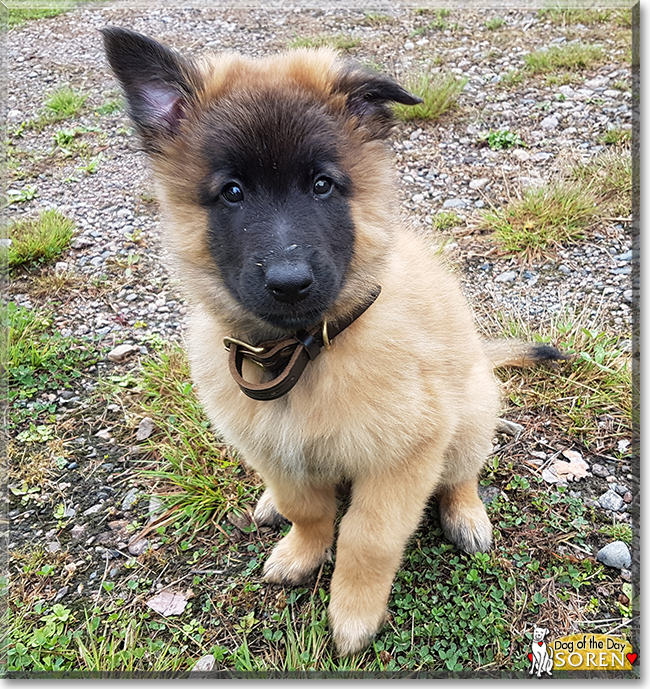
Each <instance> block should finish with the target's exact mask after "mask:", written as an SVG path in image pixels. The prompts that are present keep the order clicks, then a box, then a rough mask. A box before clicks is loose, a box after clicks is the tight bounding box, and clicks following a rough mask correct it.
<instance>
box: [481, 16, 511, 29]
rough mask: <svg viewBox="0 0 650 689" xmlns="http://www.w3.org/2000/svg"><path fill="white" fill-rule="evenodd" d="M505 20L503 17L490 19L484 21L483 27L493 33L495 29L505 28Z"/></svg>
mask: <svg viewBox="0 0 650 689" xmlns="http://www.w3.org/2000/svg"><path fill="white" fill-rule="evenodd" d="M505 23H506V20H505V19H504V18H503V17H499V16H496V17H492V18H491V19H486V20H485V21H484V22H483V26H484V27H485V28H486V29H487V30H488V31H495V30H496V29H500V28H501V27H502V26H505Z"/></svg>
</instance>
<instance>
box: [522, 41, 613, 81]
mask: <svg viewBox="0 0 650 689" xmlns="http://www.w3.org/2000/svg"><path fill="white" fill-rule="evenodd" d="M602 60H603V49H602V48H601V47H600V46H597V45H589V44H585V43H567V44H566V45H561V46H557V45H553V46H551V47H550V48H548V49H546V50H537V51H535V52H533V53H528V54H527V55H524V62H525V63H526V67H527V68H528V69H529V70H530V71H531V72H533V74H543V73H546V72H552V71H554V70H558V69H566V70H570V71H575V70H581V69H588V68H589V67H594V66H596V65H599V64H601V63H602Z"/></svg>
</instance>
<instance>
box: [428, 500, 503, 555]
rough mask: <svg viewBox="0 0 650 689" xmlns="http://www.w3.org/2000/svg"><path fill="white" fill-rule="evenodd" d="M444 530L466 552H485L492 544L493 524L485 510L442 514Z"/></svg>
mask: <svg viewBox="0 0 650 689" xmlns="http://www.w3.org/2000/svg"><path fill="white" fill-rule="evenodd" d="M440 516H441V519H440V521H441V523H442V530H443V531H444V533H445V536H446V537H447V538H448V539H449V540H450V541H451V542H452V543H455V544H456V545H457V546H458V547H459V548H460V549H461V550H464V551H465V552H466V553H485V552H487V551H488V550H489V549H490V546H491V545H492V524H490V519H489V517H488V516H487V514H486V513H485V510H482V511H481V510H476V511H474V513H473V514H463V513H456V514H449V513H442V514H441V515H440Z"/></svg>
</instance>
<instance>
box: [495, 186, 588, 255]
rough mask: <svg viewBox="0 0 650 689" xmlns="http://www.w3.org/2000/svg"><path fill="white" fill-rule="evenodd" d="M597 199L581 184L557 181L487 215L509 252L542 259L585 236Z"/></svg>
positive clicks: (535, 188)
mask: <svg viewBox="0 0 650 689" xmlns="http://www.w3.org/2000/svg"><path fill="white" fill-rule="evenodd" d="M596 212H597V208H596V198H595V197H594V195H593V194H591V193H590V192H589V191H588V190H585V189H584V188H583V187H582V186H581V185H578V184H568V183H560V182H558V183H555V184H551V185H548V186H542V187H532V188H528V189H526V190H525V191H524V192H523V194H522V196H521V198H518V199H513V200H511V201H510V203H508V205H507V206H505V207H504V208H500V209H495V210H491V211H488V212H486V213H484V214H483V222H484V225H485V227H487V228H489V229H492V230H494V238H495V239H496V241H498V242H499V244H501V246H502V247H503V248H504V249H505V250H506V251H511V252H514V253H520V254H523V255H525V256H526V257H527V258H528V259H538V258H540V257H542V256H543V255H545V254H546V253H547V252H549V251H551V250H554V249H556V248H557V247H559V246H561V245H563V244H567V243H571V242H575V241H577V240H579V239H582V238H583V237H584V236H585V232H586V230H587V228H588V227H589V226H590V225H591V224H592V222H593V221H594V218H595V216H596Z"/></svg>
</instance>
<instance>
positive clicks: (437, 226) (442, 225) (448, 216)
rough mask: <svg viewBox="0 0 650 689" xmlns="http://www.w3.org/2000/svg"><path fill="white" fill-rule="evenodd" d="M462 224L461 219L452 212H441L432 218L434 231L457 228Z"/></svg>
mask: <svg viewBox="0 0 650 689" xmlns="http://www.w3.org/2000/svg"><path fill="white" fill-rule="evenodd" d="M462 222H463V220H462V218H461V217H460V216H459V215H458V213H455V212H454V211H441V212H440V213H436V214H435V215H434V216H433V229H434V230H438V231H440V230H448V229H449V228H450V227H457V226H458V225H460V224H461V223H462Z"/></svg>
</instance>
